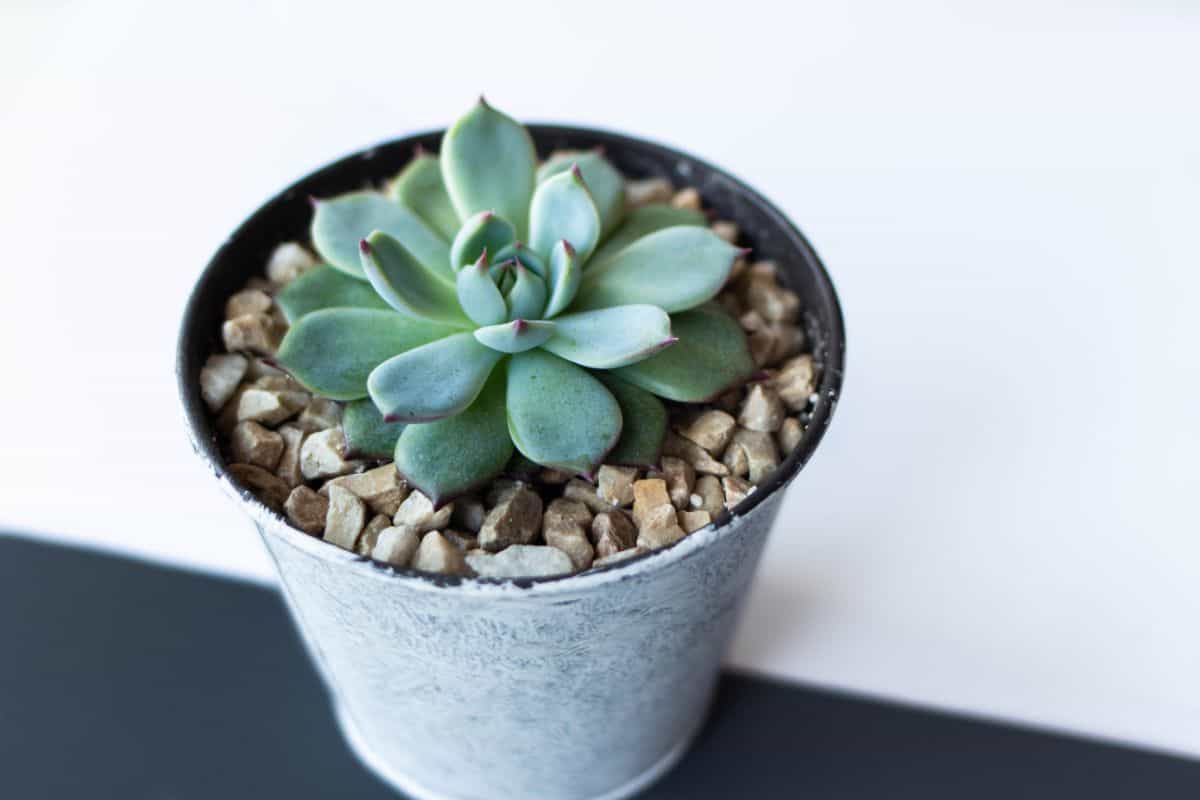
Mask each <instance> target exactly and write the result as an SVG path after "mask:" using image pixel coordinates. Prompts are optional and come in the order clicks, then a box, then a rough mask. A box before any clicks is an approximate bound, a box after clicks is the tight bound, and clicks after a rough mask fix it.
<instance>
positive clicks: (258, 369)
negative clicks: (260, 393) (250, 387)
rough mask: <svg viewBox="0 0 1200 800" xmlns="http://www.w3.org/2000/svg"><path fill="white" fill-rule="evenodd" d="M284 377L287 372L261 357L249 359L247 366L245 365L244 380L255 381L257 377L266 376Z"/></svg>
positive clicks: (286, 375)
mask: <svg viewBox="0 0 1200 800" xmlns="http://www.w3.org/2000/svg"><path fill="white" fill-rule="evenodd" d="M268 376H269V377H273V378H286V377H288V374H287V373H286V372H284V371H283V370H281V369H279V368H278V367H273V366H271V365H270V364H268V363H267V362H266V361H264V360H263V359H261V358H252V359H250V364H249V366H247V367H246V380H248V381H257V380H258V379H259V378H266V377H268Z"/></svg>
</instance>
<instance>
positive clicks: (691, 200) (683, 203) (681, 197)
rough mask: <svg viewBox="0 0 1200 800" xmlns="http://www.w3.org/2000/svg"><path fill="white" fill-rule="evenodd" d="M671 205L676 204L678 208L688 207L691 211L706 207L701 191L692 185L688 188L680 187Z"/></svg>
mask: <svg viewBox="0 0 1200 800" xmlns="http://www.w3.org/2000/svg"><path fill="white" fill-rule="evenodd" d="M671 205H673V206H675V207H676V208H686V209H689V210H691V211H699V210H700V209H701V208H703V207H704V203H703V202H702V201H701V198H700V192H699V191H697V190H696V189H695V187H692V186H689V187H687V188H686V189H680V190H679V191H678V192H676V193H675V196H674V197H672V198H671Z"/></svg>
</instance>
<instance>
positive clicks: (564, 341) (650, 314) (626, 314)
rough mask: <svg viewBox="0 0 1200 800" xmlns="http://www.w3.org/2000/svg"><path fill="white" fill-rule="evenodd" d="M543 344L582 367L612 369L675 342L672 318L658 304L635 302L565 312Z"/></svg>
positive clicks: (638, 359) (647, 355) (651, 353)
mask: <svg viewBox="0 0 1200 800" xmlns="http://www.w3.org/2000/svg"><path fill="white" fill-rule="evenodd" d="M555 323H556V326H555V329H554V336H553V338H551V339H550V340H549V341H547V342H546V343H545V344H544V345H542V346H543V347H544V348H545V349H547V350H549V351H550V352H551V353H554V354H555V355H556V356H560V357H561V358H565V359H566V360H567V361H572V362H574V363H576V364H579V365H580V366H583V367H591V368H592V369H614V368H616V367H623V366H625V365H626V364H633V363H634V362H637V361H641V360H642V359H644V358H648V357H650V356H652V355H654V354H655V353H657V352H658V351H659V350H662V349H663V348H665V347H669V346H670V345H672V344H674V343H675V337H673V336H672V335H671V318H670V317H668V316H667V312H665V311H663V310H662V309H661V308H658V307H657V306H647V305H636V306H616V307H614V308H602V309H597V310H595V311H580V312H578V313H576V314H564V315H563V316H561V317H558V318H557V319H556V320H555Z"/></svg>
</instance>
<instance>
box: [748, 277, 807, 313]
mask: <svg viewBox="0 0 1200 800" xmlns="http://www.w3.org/2000/svg"><path fill="white" fill-rule="evenodd" d="M750 277H751V279H750V281H749V284H748V285H747V286H746V291H745V292H744V294H743V299H744V300H745V301H746V304H747V305H748V306H750V307H751V308H753V309H754V310H755V311H757V312H758V313H759V314H761V315H762V318H763V319H765V320H767V321H768V322H788V323H790V322H795V321H796V318H797V317H798V316H799V315H800V297H799V296H798V295H797V294H796V293H795V292H793V291H791V290H790V289H785V288H783V287H782V286H780V285H779V284H777V283H776V282H775V279H774V278H771V279H766V280H764V279H756V278H755V277H754V276H750Z"/></svg>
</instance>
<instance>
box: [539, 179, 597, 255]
mask: <svg viewBox="0 0 1200 800" xmlns="http://www.w3.org/2000/svg"><path fill="white" fill-rule="evenodd" d="M561 239H566V240H567V241H568V242H570V243H571V246H572V247H574V248H575V252H576V253H577V254H578V256H579V259H580V260H581V261H587V260H588V257H589V256H590V255H591V254H592V251H593V250H595V249H596V243H597V242H599V241H600V214H599V212H598V211H597V210H596V204H595V203H594V202H593V201H592V195H591V193H590V192H589V191H588V187H587V185H586V184H584V182H583V175H582V174H581V173H580V171H579V169H578V168H577V167H572V168H571V169H569V170H567V171H566V172H560V173H559V174H557V175H555V176H553V177H550V178H547V179H546V180H545V181H544V182H542V183H541V184H539V185H538V187H537V189H536V190H534V192H533V202H532V203H531V205H530V208H529V246H530V247H532V248H533V251H534V252H535V253H537V254H538V255H540V256H543V257H545V256H547V255H549V254H550V250H551V248H553V247H554V245H555V244H557V243H558V242H559V240H561Z"/></svg>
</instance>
